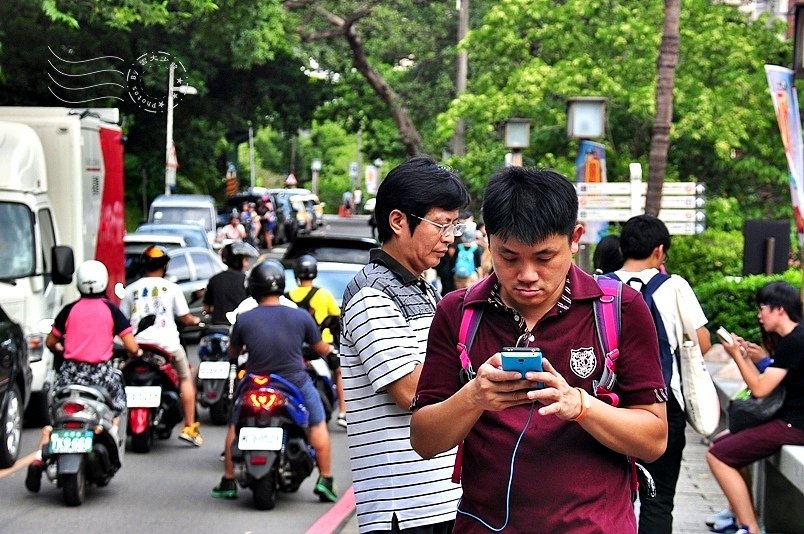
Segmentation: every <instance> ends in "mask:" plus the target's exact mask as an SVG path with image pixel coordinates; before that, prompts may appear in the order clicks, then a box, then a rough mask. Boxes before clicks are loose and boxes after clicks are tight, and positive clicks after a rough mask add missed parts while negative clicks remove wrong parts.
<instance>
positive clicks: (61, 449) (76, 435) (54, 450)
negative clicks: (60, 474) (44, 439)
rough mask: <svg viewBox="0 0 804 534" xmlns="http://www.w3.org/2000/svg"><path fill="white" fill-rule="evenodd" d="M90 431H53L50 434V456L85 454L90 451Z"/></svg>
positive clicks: (58, 429) (60, 429)
mask: <svg viewBox="0 0 804 534" xmlns="http://www.w3.org/2000/svg"><path fill="white" fill-rule="evenodd" d="M92 437H93V436H92V431H91V430H67V429H62V428H57V429H54V430H53V432H51V433H50V449H49V450H50V453H51V454H72V453H79V454H80V453H86V452H91V451H92Z"/></svg>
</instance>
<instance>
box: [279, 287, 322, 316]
mask: <svg viewBox="0 0 804 534" xmlns="http://www.w3.org/2000/svg"><path fill="white" fill-rule="evenodd" d="M317 292H318V288H317V287H315V286H313V287H311V288H310V291H308V292H307V294H306V295H305V296H304V298H303V299H301V300H300V301H295V300H293V299H290V293H285V295H287V297H288V298H289V299H290V300H293V302H295V303H296V305H297V306H298V307H299V308H301V309H303V310H309V309H310V301H311V300H313V297H314V296H315V294H316V293H317Z"/></svg>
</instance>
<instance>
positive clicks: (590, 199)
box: [578, 194, 705, 209]
mask: <svg viewBox="0 0 804 534" xmlns="http://www.w3.org/2000/svg"><path fill="white" fill-rule="evenodd" d="M640 199H641V204H640V206H644V205H645V197H644V196H642V197H640ZM704 203H705V202H704V199H703V198H701V197H695V196H668V195H662V208H669V209H694V208H698V209H701V208H703V207H704ZM578 207H579V208H630V207H631V198H630V197H627V196H613V195H590V194H579V195H578Z"/></svg>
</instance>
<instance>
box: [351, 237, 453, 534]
mask: <svg viewBox="0 0 804 534" xmlns="http://www.w3.org/2000/svg"><path fill="white" fill-rule="evenodd" d="M438 300H439V296H438V294H437V293H436V291H435V289H434V288H433V287H432V286H431V285H430V284H428V283H427V282H426V281H425V280H424V279H423V278H421V277H415V276H413V275H412V274H411V273H410V272H408V271H407V270H406V269H404V268H403V267H402V266H401V265H400V264H399V263H398V262H397V261H396V260H394V259H393V258H392V257H391V256H390V255H388V254H387V253H386V252H384V251H382V250H381V249H375V250H373V251H372V255H371V263H369V264H368V265H366V267H364V268H363V269H362V270H361V271H360V272H359V273H357V275H355V278H354V279H353V280H352V281H351V282H350V283H349V285H348V286H347V287H346V290H345V292H344V295H343V304H342V310H343V311H342V331H341V347H340V358H341V370H342V373H343V389H344V397H345V399H346V411H347V420H348V423H349V425H348V427H347V431H348V443H349V456H350V459H351V467H352V480H353V482H354V490H355V500H356V501H357V519H358V525H359V530H360V532H361V533H365V532H370V531H372V530H391V520H392V517H393V516H394V515H396V517H397V520H398V522H399V528H400V529H403V530H404V529H408V528H412V527H417V526H424V525H431V524H435V523H441V522H444V521H450V520H453V519H454V518H455V513H456V509H457V504H458V500H459V499H460V497H461V489H460V486H459V485H457V484H453V483H452V482H451V481H450V477H451V476H452V467H453V465H454V464H455V449H453V450H451V451H448V452H446V453H442V454H440V455H438V456H436V457H435V458H433V459H431V460H423V459H422V458H421V457H420V456H419V455H418V454H417V453H416V452H415V451H414V450H413V448H412V447H411V445H410V417H411V413H410V411H409V410H403V409H400V408H399V407H398V406H397V405H396V404H395V403H394V401H393V399H392V398H391V396H390V395H389V394H388V393H387V390H386V388H387V386H388V385H389V384H391V383H392V382H395V381H396V380H399V379H400V378H402V377H404V376H406V375H408V374H410V373H411V372H413V370H414V368H415V367H416V365H418V364H421V363H422V362H423V361H424V355H425V350H426V346H427V335H428V332H429V330H430V323H431V322H432V320H433V315H434V314H435V307H436V303H437V302H438Z"/></svg>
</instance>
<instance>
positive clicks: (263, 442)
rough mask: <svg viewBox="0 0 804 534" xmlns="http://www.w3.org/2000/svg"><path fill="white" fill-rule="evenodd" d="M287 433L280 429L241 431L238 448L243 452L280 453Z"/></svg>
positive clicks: (244, 429) (246, 428)
mask: <svg viewBox="0 0 804 534" xmlns="http://www.w3.org/2000/svg"><path fill="white" fill-rule="evenodd" d="M284 436H285V432H284V431H283V430H282V429H281V428H278V427H267V428H255V427H244V428H241V429H240V438H239V439H238V441H237V446H238V447H239V448H240V450H241V451H278V450H279V449H281V448H282V439H283V438H284Z"/></svg>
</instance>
